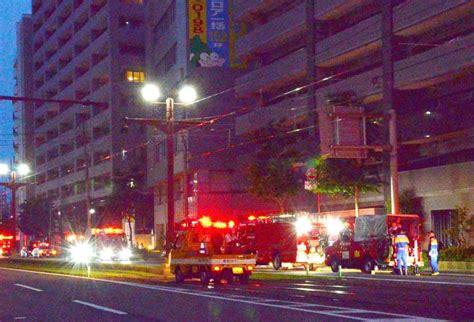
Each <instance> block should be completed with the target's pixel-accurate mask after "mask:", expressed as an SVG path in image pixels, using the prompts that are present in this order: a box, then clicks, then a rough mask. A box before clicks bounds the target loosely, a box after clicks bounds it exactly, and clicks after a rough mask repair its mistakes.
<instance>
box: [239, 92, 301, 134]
mask: <svg viewBox="0 0 474 322" xmlns="http://www.w3.org/2000/svg"><path fill="white" fill-rule="evenodd" d="M303 102H304V101H303V100H297V101H295V100H294V99H286V100H284V101H282V102H279V103H277V104H274V105H270V106H265V107H259V108H256V109H255V110H254V111H252V112H250V113H247V114H244V115H241V116H238V117H236V119H235V135H236V136H240V135H243V134H246V133H249V132H253V131H256V130H258V129H260V128H263V127H265V126H267V125H270V124H272V123H276V122H278V121H282V120H284V119H286V120H291V119H294V120H296V119H297V118H298V117H299V116H302V115H307V110H306V105H305V104H302V103H303ZM255 120H258V122H255Z"/></svg>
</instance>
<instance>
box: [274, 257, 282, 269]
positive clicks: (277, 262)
mask: <svg viewBox="0 0 474 322" xmlns="http://www.w3.org/2000/svg"><path fill="white" fill-rule="evenodd" d="M272 265H273V268H274V269H275V270H276V271H278V270H279V269H280V268H281V258H280V254H274V255H273V259H272Z"/></svg>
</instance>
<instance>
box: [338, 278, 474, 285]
mask: <svg viewBox="0 0 474 322" xmlns="http://www.w3.org/2000/svg"><path fill="white" fill-rule="evenodd" d="M342 279H351V280H369V281H384V282H403V283H410V284H411V283H420V284H438V285H454V286H458V285H462V286H472V287H474V283H461V282H444V281H420V280H416V279H401V278H373V277H355V276H343V277H342Z"/></svg>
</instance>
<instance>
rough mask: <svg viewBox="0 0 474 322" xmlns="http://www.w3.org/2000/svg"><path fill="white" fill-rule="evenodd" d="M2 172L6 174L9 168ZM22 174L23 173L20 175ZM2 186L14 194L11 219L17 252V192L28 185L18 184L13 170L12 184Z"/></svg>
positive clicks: (24, 170) (2, 184)
mask: <svg viewBox="0 0 474 322" xmlns="http://www.w3.org/2000/svg"><path fill="white" fill-rule="evenodd" d="M2 170H3V171H4V172H6V173H7V172H8V171H7V170H8V167H6V168H5V169H3V168H2ZM27 171H28V170H26V168H25V169H23V172H27ZM20 174H21V173H20ZM0 186H3V187H6V188H8V189H10V190H11V192H12V195H11V198H12V200H11V217H12V222H13V227H12V228H13V236H14V239H13V242H14V248H15V252H17V251H18V243H17V241H16V232H17V222H16V221H17V220H16V219H17V218H16V190H17V189H19V188H21V187H24V186H26V183H21V182H17V181H16V171H15V170H11V171H10V182H0Z"/></svg>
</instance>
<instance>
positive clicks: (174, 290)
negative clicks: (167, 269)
mask: <svg viewBox="0 0 474 322" xmlns="http://www.w3.org/2000/svg"><path fill="white" fill-rule="evenodd" d="M0 269H4V270H11V271H21V272H25V273H31V274H42V275H51V276H57V277H62V278H76V279H83V280H88V281H99V282H104V283H109V284H119V285H126V286H133V287H137V288H143V289H150V290H158V291H164V292H170V293H178V294H185V295H190V296H199V297H205V298H212V299H218V300H223V301H229V302H238V303H245V304H250V305H258V306H268V307H276V308H280V309H287V310H293V311H300V312H308V313H313V314H314V313H315V314H320V315H328V316H335V317H341V318H346V319H353V320H360V321H366V320H367V319H366V318H358V317H352V316H347V315H342V314H334V313H331V314H329V313H326V312H328V311H326V312H324V311H317V310H309V309H304V308H298V307H292V306H290V303H291V304H299V303H302V302H290V301H288V303H289V304H288V305H286V306H284V305H276V304H271V303H262V302H255V300H252V299H250V298H249V297H244V298H243V299H236V298H229V297H228V296H216V295H208V294H206V292H196V291H195V290H192V289H191V290H190V289H183V288H177V287H175V288H172V287H167V286H157V285H149V284H139V283H133V282H124V281H112V280H107V279H100V278H88V277H83V276H74V275H65V274H58V273H48V272H39V271H29V270H23V269H15V268H6V267H0ZM302 304H308V303H302ZM93 305H94V304H93ZM313 306H315V307H321V308H325V309H326V308H333V309H335V310H340V309H350V310H352V309H351V308H348V307H341V306H332V305H322V304H314V305H313ZM353 310H357V311H359V312H360V313H368V314H380V315H386V316H393V317H398V318H404V319H412V320H413V319H414V320H423V321H434V320H433V319H430V318H427V317H421V316H412V315H406V314H398V313H390V312H382V311H373V310H362V309H356V308H354V309H353Z"/></svg>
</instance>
